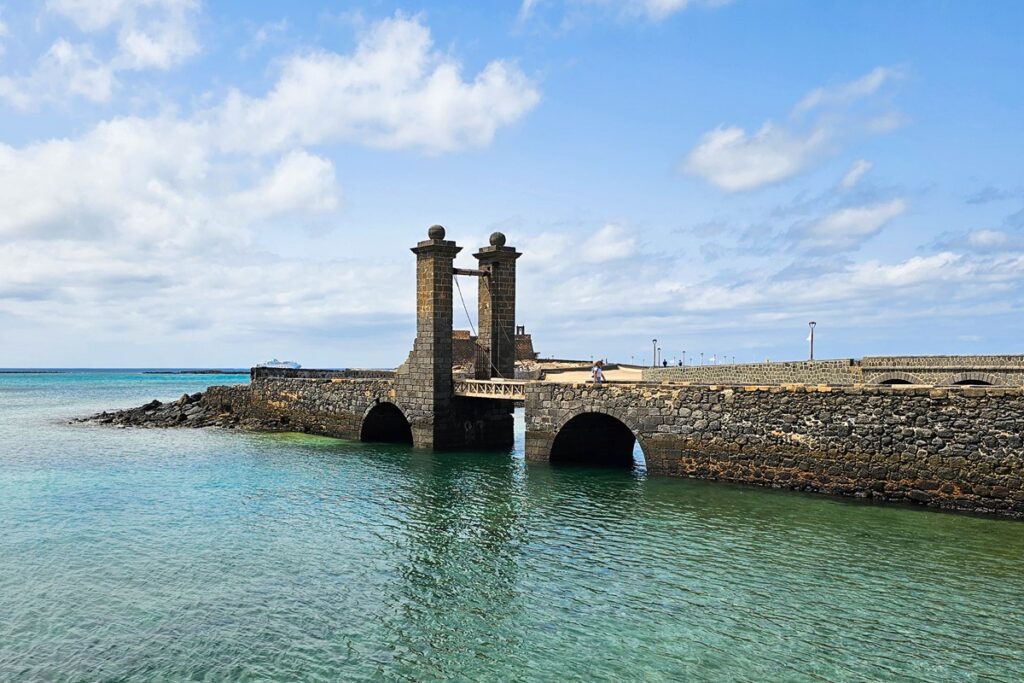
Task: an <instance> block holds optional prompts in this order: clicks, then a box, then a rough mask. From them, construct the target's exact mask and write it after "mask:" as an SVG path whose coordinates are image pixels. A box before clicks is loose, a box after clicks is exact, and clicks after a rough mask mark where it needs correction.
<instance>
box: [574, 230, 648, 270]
mask: <svg viewBox="0 0 1024 683" xmlns="http://www.w3.org/2000/svg"><path fill="white" fill-rule="evenodd" d="M635 251H636V239H635V238H634V237H632V236H631V235H630V234H629V233H628V232H627V231H626V230H625V229H624V228H623V227H622V226H619V225H616V224H614V223H609V224H608V225H606V226H604V227H603V228H601V229H600V230H598V231H597V232H595V233H594V234H593V235H592V236H590V237H589V238H588V239H587V240H586V241H584V242H583V244H582V245H581V246H580V249H579V258H580V259H581V260H583V261H585V262H586V263H608V262H609V261H618V260H621V259H626V258H629V257H631V256H632V255H633V254H634V252H635Z"/></svg>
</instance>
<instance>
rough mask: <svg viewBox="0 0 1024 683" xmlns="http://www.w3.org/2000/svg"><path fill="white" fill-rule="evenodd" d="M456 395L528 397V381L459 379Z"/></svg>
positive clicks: (519, 398) (505, 398) (507, 397)
mask: <svg viewBox="0 0 1024 683" xmlns="http://www.w3.org/2000/svg"><path fill="white" fill-rule="evenodd" d="M455 395H456V396H465V397H467V398H495V399H502V400H505V401H523V400H525V399H526V382H518V381H515V380H508V379H457V380H455Z"/></svg>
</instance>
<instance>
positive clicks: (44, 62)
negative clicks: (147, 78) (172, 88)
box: [0, 0, 199, 110]
mask: <svg viewBox="0 0 1024 683" xmlns="http://www.w3.org/2000/svg"><path fill="white" fill-rule="evenodd" d="M46 7H47V9H48V10H50V11H51V12H52V13H54V14H57V15H60V16H63V17H65V18H67V19H69V20H71V22H72V23H73V24H74V25H75V26H76V27H77V28H78V29H79V30H80V31H82V32H84V33H90V34H91V33H95V32H98V31H104V30H107V29H111V28H116V30H117V50H116V53H115V54H114V55H113V56H99V55H97V53H96V49H95V47H94V46H93V45H92V44H90V43H88V42H78V43H74V42H72V41H70V40H69V39H67V38H64V37H61V38H58V39H57V40H55V41H54V42H53V44H52V45H51V46H50V48H49V50H47V52H46V53H45V54H43V55H42V56H41V57H40V58H39V60H38V62H37V63H36V65H35V67H34V68H33V69H32V70H31V71H30V72H29V73H27V74H22V75H17V76H3V77H0V97H2V98H3V99H6V100H7V101H8V102H9V103H10V104H11V105H13V106H14V107H16V108H18V109H21V110H32V109H35V108H36V107H38V106H39V105H40V104H43V103H49V102H63V101H65V100H68V99H74V98H82V99H85V100H88V101H90V102H96V103H102V102H107V101H109V100H110V98H111V95H112V94H113V92H114V90H115V89H116V87H117V84H118V83H117V72H118V71H125V70H142V69H162V70H166V69H170V68H171V67H174V66H177V65H178V64H181V63H182V62H184V61H185V60H186V59H188V58H189V57H191V56H193V55H195V54H196V53H197V52H198V51H199V43H198V41H197V39H196V36H195V33H194V27H193V15H194V14H195V12H196V11H197V10H198V8H199V4H198V1H197V0H48V2H47V4H46ZM0 26H2V22H0ZM3 31H6V27H3V30H0V37H3V35H4V33H3ZM0 48H2V45H0Z"/></svg>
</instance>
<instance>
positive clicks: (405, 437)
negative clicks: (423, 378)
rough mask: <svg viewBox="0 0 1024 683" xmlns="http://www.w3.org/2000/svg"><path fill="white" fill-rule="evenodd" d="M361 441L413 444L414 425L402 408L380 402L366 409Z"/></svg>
mask: <svg viewBox="0 0 1024 683" xmlns="http://www.w3.org/2000/svg"><path fill="white" fill-rule="evenodd" d="M359 440H360V441H373V442H376V443H401V444H409V445H410V446H411V445H412V427H410V426H409V421H408V420H407V419H406V418H405V414H404V413H403V412H402V409H401V408H399V407H398V406H396V405H395V404H394V403H387V402H380V403H376V404H374V405H373V406H370V409H369V410H367V411H366V414H365V415H364V416H363V424H362V426H361V427H360V428H359Z"/></svg>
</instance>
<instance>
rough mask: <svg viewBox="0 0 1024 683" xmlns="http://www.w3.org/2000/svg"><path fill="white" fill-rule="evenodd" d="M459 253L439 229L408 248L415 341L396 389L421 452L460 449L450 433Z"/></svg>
mask: <svg viewBox="0 0 1024 683" xmlns="http://www.w3.org/2000/svg"><path fill="white" fill-rule="evenodd" d="M460 251H462V247H460V246H458V245H456V244H455V242H453V241H450V240H446V239H445V230H444V228H443V227H441V226H440V225H434V226H431V228H430V229H429V230H427V239H425V240H423V241H422V242H419V243H418V244H417V245H416V246H415V247H413V249H412V252H413V253H414V254H416V340H415V341H414V342H413V347H412V353H410V354H409V360H408V361H407V363H406V366H405V368H404V372H402V373H400V374H399V375H398V376H396V382H395V389H396V391H397V392H398V394H399V395H400V396H401V398H402V402H403V403H404V404H405V406H406V410H407V415H406V417H407V418H408V419H409V423H410V426H411V427H412V433H413V442H414V443H415V444H416V445H417V446H421V447H425V448H445V447H450V446H455V445H458V444H459V441H460V440H459V439H457V438H456V435H455V434H453V433H452V431H453V429H454V425H453V423H452V420H451V419H447V418H450V417H451V414H452V400H453V398H454V391H453V387H452V277H453V268H454V263H455V256H456V255H457V254H458V253H459V252H460Z"/></svg>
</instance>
